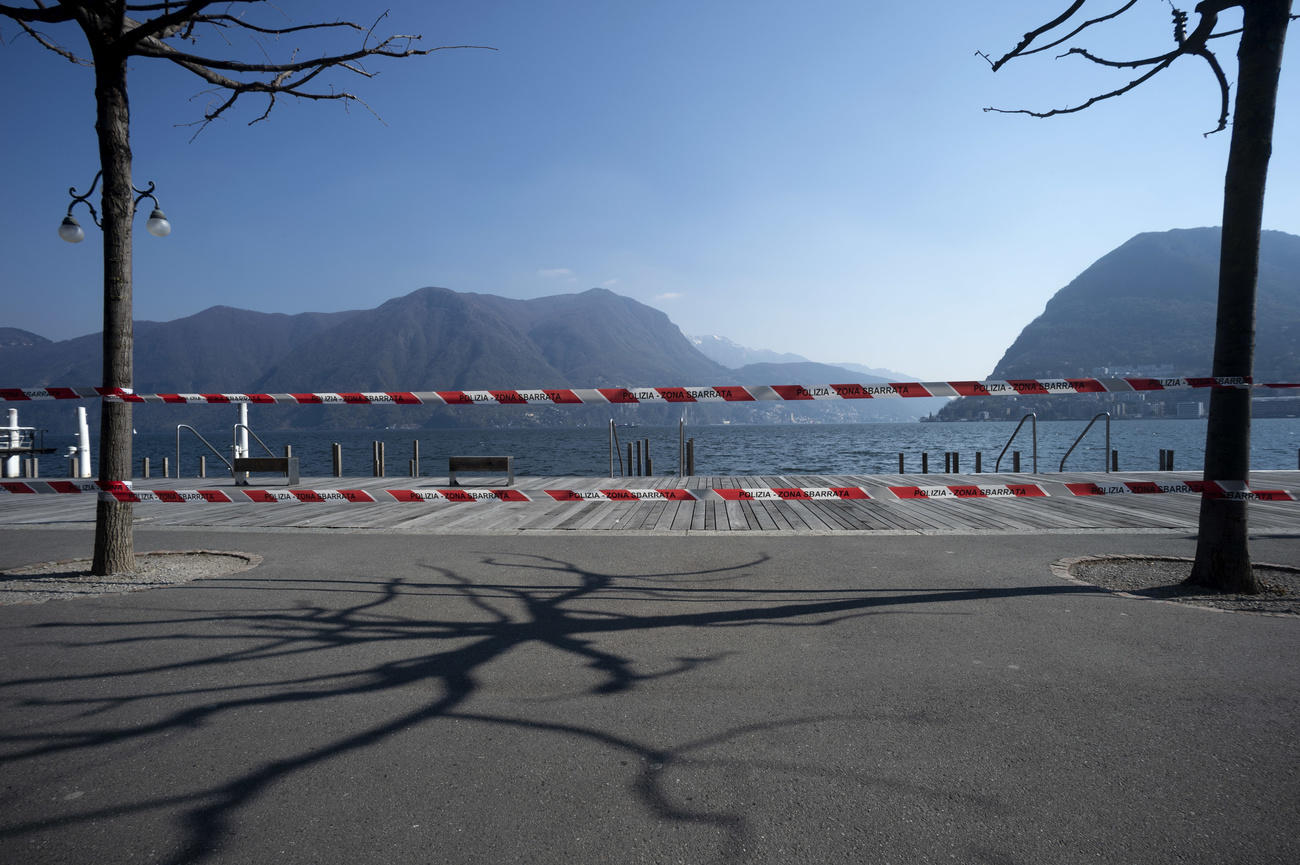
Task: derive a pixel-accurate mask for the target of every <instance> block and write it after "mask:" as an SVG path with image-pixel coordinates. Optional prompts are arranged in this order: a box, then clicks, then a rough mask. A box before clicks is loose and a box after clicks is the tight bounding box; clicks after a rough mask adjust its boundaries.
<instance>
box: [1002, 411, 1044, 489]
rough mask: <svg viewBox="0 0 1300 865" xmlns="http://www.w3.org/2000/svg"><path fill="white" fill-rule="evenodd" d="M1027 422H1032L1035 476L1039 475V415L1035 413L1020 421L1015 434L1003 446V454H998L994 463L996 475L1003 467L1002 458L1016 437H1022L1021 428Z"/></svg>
mask: <svg viewBox="0 0 1300 865" xmlns="http://www.w3.org/2000/svg"><path fill="white" fill-rule="evenodd" d="M1025 421H1030V424H1029V426H1030V428H1031V429H1032V430H1033V433H1034V474H1038V415H1037V414H1035V413H1034V412H1030V413H1029V414H1027V415H1025V416H1024V417H1022V418H1021V419H1020V423H1018V424H1016V430H1015V432H1013V433H1012V434H1011V438H1009V439H1007V443H1006V444H1004V445H1003V446H1002V453H1000V454H998V458H997V461H996V462H995V463H993V471H994V473H995V474H996V473H997V471H998V470H999V469H1000V468H1001V467H1002V457H1003V456H1004V455H1005V454H1006V452H1007V448H1009V447H1011V443H1012V442H1013V441H1015V440H1016V436H1018V435H1020V428H1021V427H1023V426H1024V425H1025Z"/></svg>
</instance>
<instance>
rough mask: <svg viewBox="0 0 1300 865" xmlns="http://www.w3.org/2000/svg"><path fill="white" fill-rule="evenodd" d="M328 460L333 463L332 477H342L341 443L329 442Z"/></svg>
mask: <svg viewBox="0 0 1300 865" xmlns="http://www.w3.org/2000/svg"><path fill="white" fill-rule="evenodd" d="M330 461H331V462H332V463H333V464H334V477H336V478H341V477H343V445H341V444H339V443H338V442H331V443H330Z"/></svg>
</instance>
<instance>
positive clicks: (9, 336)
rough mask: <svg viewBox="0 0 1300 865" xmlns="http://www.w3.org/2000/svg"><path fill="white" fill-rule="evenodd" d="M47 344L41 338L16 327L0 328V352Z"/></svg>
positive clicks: (44, 339) (46, 340) (43, 338)
mask: <svg viewBox="0 0 1300 865" xmlns="http://www.w3.org/2000/svg"><path fill="white" fill-rule="evenodd" d="M47 342H49V340H48V339H46V338H45V337H43V336H40V335H38V334H35V333H32V332H31V331H28V330H19V329H18V328H16V327H0V351H3V350H4V349H6V348H30V347H31V346H34V345H43V344H44V343H47Z"/></svg>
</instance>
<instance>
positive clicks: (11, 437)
mask: <svg viewBox="0 0 1300 865" xmlns="http://www.w3.org/2000/svg"><path fill="white" fill-rule="evenodd" d="M5 429H6V430H9V433H8V435H7V436H6V437H5V444H7V445H9V447H11V448H16V447H18V409H16V408H11V409H9V425H8V426H7V427H5ZM19 466H20V461H19V459H18V457H16V456H12V457H8V458H6V459H5V461H4V465H3V468H4V471H3V472H0V474H3V475H4V476H5V477H7V478H16V477H18V472H19Z"/></svg>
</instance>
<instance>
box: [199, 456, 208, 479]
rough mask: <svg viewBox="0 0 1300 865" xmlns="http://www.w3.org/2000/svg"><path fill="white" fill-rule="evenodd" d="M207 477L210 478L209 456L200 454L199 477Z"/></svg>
mask: <svg viewBox="0 0 1300 865" xmlns="http://www.w3.org/2000/svg"><path fill="white" fill-rule="evenodd" d="M207 476H208V455H207V454H199V477H201V478H206V477H207Z"/></svg>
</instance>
